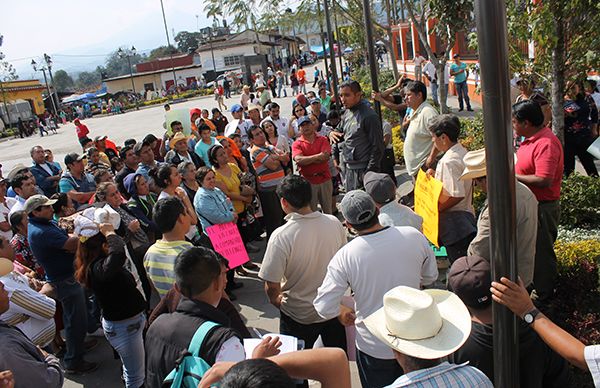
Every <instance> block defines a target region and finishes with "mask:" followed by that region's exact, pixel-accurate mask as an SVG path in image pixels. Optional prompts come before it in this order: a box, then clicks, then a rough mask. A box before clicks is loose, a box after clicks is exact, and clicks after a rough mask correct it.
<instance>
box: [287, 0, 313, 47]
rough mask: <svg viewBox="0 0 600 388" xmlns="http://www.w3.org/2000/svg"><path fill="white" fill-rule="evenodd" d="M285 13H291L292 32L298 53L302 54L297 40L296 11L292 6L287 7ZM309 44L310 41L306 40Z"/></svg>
mask: <svg viewBox="0 0 600 388" xmlns="http://www.w3.org/2000/svg"><path fill="white" fill-rule="evenodd" d="M285 13H288V14H290V20H291V21H292V34H293V35H294V45H295V46H296V54H295V55H298V54H300V48H299V47H298V41H297V40H296V23H294V15H293V14H294V12H293V11H292V9H291V8H286V10H285ZM306 44H308V41H307V42H306Z"/></svg>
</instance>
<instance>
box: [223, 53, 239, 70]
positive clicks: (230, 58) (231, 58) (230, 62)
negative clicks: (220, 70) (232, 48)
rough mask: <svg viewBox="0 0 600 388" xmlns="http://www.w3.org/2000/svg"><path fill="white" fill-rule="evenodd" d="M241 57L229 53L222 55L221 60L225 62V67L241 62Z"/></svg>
mask: <svg viewBox="0 0 600 388" xmlns="http://www.w3.org/2000/svg"><path fill="white" fill-rule="evenodd" d="M242 57H243V55H229V56H226V57H223V61H224V62H225V66H226V67H229V66H235V65H239V64H241V63H242Z"/></svg>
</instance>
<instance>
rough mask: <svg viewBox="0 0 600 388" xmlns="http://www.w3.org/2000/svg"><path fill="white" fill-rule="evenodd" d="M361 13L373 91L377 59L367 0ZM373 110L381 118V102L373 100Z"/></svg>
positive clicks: (376, 83)
mask: <svg viewBox="0 0 600 388" xmlns="http://www.w3.org/2000/svg"><path fill="white" fill-rule="evenodd" d="M363 15H364V19H365V32H366V35H367V52H368V53H369V58H368V60H369V69H370V70H371V88H372V89H373V91H374V92H378V91H379V81H378V80H377V59H376V58H375V46H374V45H373V42H374V39H373V23H372V22H371V6H370V4H369V0H363ZM375 112H377V115H379V119H380V120H381V103H380V102H379V101H375Z"/></svg>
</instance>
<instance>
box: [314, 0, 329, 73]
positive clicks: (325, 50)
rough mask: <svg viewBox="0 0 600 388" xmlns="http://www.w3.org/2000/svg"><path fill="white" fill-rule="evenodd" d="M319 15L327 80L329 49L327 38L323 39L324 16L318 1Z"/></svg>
mask: <svg viewBox="0 0 600 388" xmlns="http://www.w3.org/2000/svg"><path fill="white" fill-rule="evenodd" d="M317 15H318V18H319V30H320V31H321V45H322V46H323V62H325V78H327V69H328V67H329V66H328V65H327V48H326V47H325V38H324V37H323V34H324V33H325V32H324V31H323V15H321V2H320V1H319V0H317Z"/></svg>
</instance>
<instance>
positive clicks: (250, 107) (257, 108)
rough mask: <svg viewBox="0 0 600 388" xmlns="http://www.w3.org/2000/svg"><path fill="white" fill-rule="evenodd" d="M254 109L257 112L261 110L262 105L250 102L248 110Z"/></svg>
mask: <svg viewBox="0 0 600 388" xmlns="http://www.w3.org/2000/svg"><path fill="white" fill-rule="evenodd" d="M254 109H256V110H257V111H259V112H262V106H260V105H258V104H252V105H250V106H249V107H248V112H250V111H251V110H254Z"/></svg>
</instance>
